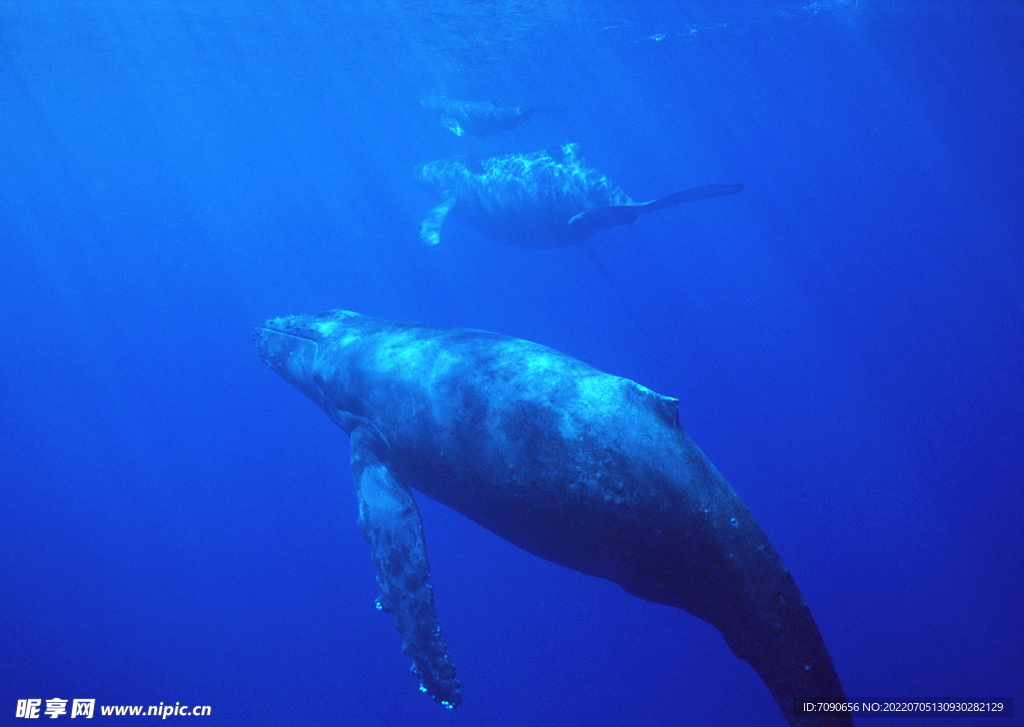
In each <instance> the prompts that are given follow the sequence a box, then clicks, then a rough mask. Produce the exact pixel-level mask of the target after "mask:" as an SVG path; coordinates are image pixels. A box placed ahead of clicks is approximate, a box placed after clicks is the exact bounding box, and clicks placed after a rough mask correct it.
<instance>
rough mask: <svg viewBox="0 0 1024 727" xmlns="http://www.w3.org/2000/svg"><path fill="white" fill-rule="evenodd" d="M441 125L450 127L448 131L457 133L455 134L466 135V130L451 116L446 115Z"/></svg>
mask: <svg viewBox="0 0 1024 727" xmlns="http://www.w3.org/2000/svg"><path fill="white" fill-rule="evenodd" d="M441 126H443V127H444V128H446V129H448V131H450V132H452V133H453V134H455V136H464V135H465V134H466V130H465V129H463V128H462V126H461V125H460V124H459V122H458V121H456V120H455V119H453V118H452V117H451V116H445V117H444V118H443V119H441Z"/></svg>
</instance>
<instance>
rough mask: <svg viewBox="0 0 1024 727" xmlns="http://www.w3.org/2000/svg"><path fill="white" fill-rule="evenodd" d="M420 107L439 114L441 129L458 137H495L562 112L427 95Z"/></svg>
mask: <svg viewBox="0 0 1024 727" xmlns="http://www.w3.org/2000/svg"><path fill="white" fill-rule="evenodd" d="M420 105H421V106H422V107H423V108H425V109H430V110H431V111H434V112H436V113H437V114H438V117H439V118H440V120H441V126H443V127H444V128H446V129H448V131H450V132H452V133H453V134H455V136H466V135H469V136H494V135H495V134H500V133H501V132H503V131H508V130H509V129H513V128H515V127H517V126H519V125H520V124H521V123H523V122H524V121H526V120H527V119H528V118H530V117H531V116H533V115H534V114H553V113H558V112H560V111H562V109H545V108H538V107H537V106H499V105H497V104H493V103H490V102H489V101H456V100H455V99H453V98H447V97H446V96H427V97H426V98H424V99H421V100H420Z"/></svg>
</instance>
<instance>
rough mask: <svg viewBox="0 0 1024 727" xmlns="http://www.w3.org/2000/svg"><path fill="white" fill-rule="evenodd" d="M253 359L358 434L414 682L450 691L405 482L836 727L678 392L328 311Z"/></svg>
mask: <svg viewBox="0 0 1024 727" xmlns="http://www.w3.org/2000/svg"><path fill="white" fill-rule="evenodd" d="M253 337H254V339H255V341H256V343H257V345H258V347H259V352H260V356H261V357H262V358H263V360H264V361H266V363H267V364H269V365H270V367H271V368H273V369H274V370H275V371H277V372H278V373H279V374H280V375H281V376H283V377H284V378H285V379H287V380H288V381H290V382H291V383H292V384H294V385H295V386H296V387H297V388H298V389H299V390H300V391H302V392H303V393H305V394H306V395H307V396H309V397H310V398H311V399H313V401H315V402H316V403H317V404H319V405H320V406H321V407H322V408H323V409H324V411H325V412H327V414H328V415H329V416H330V417H331V419H333V420H334V422H335V423H337V424H338V426H340V427H341V428H342V429H344V430H345V431H346V432H348V434H349V435H350V437H351V448H352V454H351V456H352V473H353V476H354V479H355V483H356V488H357V490H358V498H359V525H360V527H361V528H362V531H363V534H364V535H365V536H366V539H367V540H368V541H369V543H370V546H371V549H372V551H373V557H374V560H375V561H376V564H377V582H378V583H379V585H380V588H381V595H380V598H379V601H378V606H379V607H380V608H382V609H383V610H386V611H390V612H391V613H393V614H394V617H395V623H396V625H397V627H398V629H399V631H400V632H401V634H402V637H403V648H404V649H405V651H406V653H407V654H409V656H411V657H412V660H413V667H412V669H413V671H414V673H415V674H416V675H417V676H419V678H420V680H421V689H422V690H423V691H425V692H427V693H428V694H430V695H431V696H432V697H433V698H434V700H436V701H437V702H439V703H441V704H443V705H445V706H447V707H454V706H456V705H457V704H458V703H459V701H460V686H459V682H458V681H457V680H456V678H455V668H454V666H453V665H452V662H451V660H450V659H449V657H448V651H447V647H446V646H445V642H444V639H443V637H442V635H441V629H440V627H439V625H438V620H437V616H436V615H435V613H434V600H433V595H432V592H431V588H430V586H429V585H428V583H427V578H428V576H429V572H430V568H429V564H428V562H427V554H426V549H425V545H424V539H423V529H422V525H421V522H420V515H419V511H418V509H417V507H416V502H415V500H414V499H413V496H412V493H411V490H410V488H415V489H417V490H419V491H420V492H422V493H424V494H426V495H428V496H430V497H432V498H434V499H435V500H438V501H440V502H442V503H444V504H446V505H448V506H449V507H452V508H454V509H455V510H457V511H459V512H460V513H462V514H463V515H466V516H467V517H469V518H471V519H472V520H474V521H476V522H477V523H479V524H480V525H482V526H484V527H485V528H487V529H488V530H490V531H491V532H493V533H496V534H497V535H499V536H501V537H502V538H504V539H505V540H508V541H509V542H511V543H514V544H515V545H518V546H519V547H521V548H523V549H525V550H527V551H529V552H531V553H534V554H535V555H538V556H540V557H541V558H545V559H547V560H550V561H553V562H555V563H559V564H561V565H564V566H567V567H569V568H573V569H575V570H578V571H581V572H583V573H589V574H591V575H595V576H601V577H602V578H607V579H609V580H611V581H614V582H616V583H618V584H619V585H621V586H622V587H623V588H624V589H625V590H626V591H628V592H629V593H632V594H633V595H636V596H639V597H641V598H645V599H647V600H650V601H654V602H657V603H661V604H666V605H669V606H675V607H676V608H681V609H683V610H685V611H689V612H690V613H692V614H693V615H695V616H697V617H698V618H701V619H703V620H704V621H707V622H708V623H710V624H711V625H712V626H714V627H715V628H717V629H718V630H719V631H720V632H721V633H722V635H723V636H724V637H725V641H726V643H727V644H728V645H729V647H730V648H731V649H732V651H733V652H734V653H735V654H736V655H737V656H739V657H740V658H741V659H743V660H745V661H746V662H748V663H749V664H750V665H751V666H752V667H753V668H754V670H755V671H756V672H757V673H758V674H759V675H760V676H761V678H762V679H763V680H764V682H765V684H766V685H767V686H768V689H769V690H770V691H771V693H772V694H773V695H774V697H775V699H776V701H777V703H778V705H779V707H780V708H781V710H782V712H783V714H784V715H785V717H786V719H787V720H789V723H790V724H791V725H801V726H802V727H847V726H850V725H852V721H851V720H850V717H849V715H848V714H845V713H834V712H833V713H825V714H820V713H819V714H814V713H811V714H803V713H802V712H801V711H800V709H799V705H801V704H802V703H804V702H843V701H845V700H844V697H843V691H842V688H841V687H840V684H839V679H838V677H837V676H836V673H835V670H834V669H833V666H832V660H831V658H830V657H829V654H828V652H827V651H826V649H825V645H824V643H823V642H822V638H821V635H820V634H819V633H818V629H817V627H816V626H815V623H814V620H813V619H812V618H811V614H810V611H809V610H808V608H807V606H806V605H805V604H804V600H803V598H802V597H801V595H800V592H799V591H798V590H797V587H796V584H795V583H794V582H793V579H792V577H790V575H789V572H788V571H787V570H786V567H785V566H784V565H783V563H782V561H781V559H780V558H779V556H778V554H777V553H776V552H775V549H774V548H773V547H772V544H771V543H770V542H768V538H767V537H766V536H765V534H764V533H763V532H762V531H761V529H760V528H759V527H758V525H757V523H756V522H754V518H753V517H752V516H751V514H750V512H749V511H748V510H747V508H746V507H745V506H744V505H743V503H742V502H740V499H739V497H737V495H736V493H735V492H733V490H732V488H731V487H729V485H728V484H727V483H726V481H725V480H724V479H723V478H722V476H721V475H720V474H719V473H718V470H716V469H715V468H714V466H713V465H712V464H711V463H710V462H709V461H708V460H707V458H706V457H705V456H704V454H703V453H702V452H701V451H700V450H699V449H698V448H697V445H695V444H694V443H693V441H692V440H691V439H690V438H689V437H688V436H687V435H686V433H685V432H684V431H683V429H682V427H681V426H680V424H679V418H678V409H677V405H678V402H677V401H676V400H675V399H670V398H667V397H664V396H660V395H658V394H656V393H654V392H653V391H651V390H650V389H646V388H644V387H643V386H640V385H639V384H636V383H634V382H632V381H629V380H628V379H622V378H619V377H617V376H611V375H609V374H605V373H602V372H601V371H598V370H597V369H595V368H592V367H590V366H588V365H587V364H584V363H582V362H580V361H577V360H576V359H573V358H571V357H569V356H566V355H564V354H561V353H559V352H557V351H554V350H552V349H550V348H546V347H544V346H541V345H538V344H535V343H529V342H527V341H521V340H517V339H514V338H508V337H506V336H502V335H498V334H496V333H487V332H484V331H472V330H465V329H459V328H439V327H433V326H427V325H420V324H415V323H401V322H396V321H388V320H383V319H379V318H371V317H368V316H362V315H359V314H358V313H351V312H348V311H333V312H330V313H324V314H322V315H318V316H294V317H287V318H275V319H273V320H269V321H266V322H265V323H264V324H263V325H262V326H261V327H259V328H257V329H256V331H255V333H254V336H253Z"/></svg>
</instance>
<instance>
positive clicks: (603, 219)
mask: <svg viewBox="0 0 1024 727" xmlns="http://www.w3.org/2000/svg"><path fill="white" fill-rule="evenodd" d="M741 189H743V185H742V184H708V185H705V186H703V187H694V188H692V189H684V190H683V191H682V192H675V193H674V194H670V195H668V196H667V197H661V198H660V199H652V200H651V201H650V202H640V203H637V204H610V205H606V206H604V207H595V208H594V209H590V210H586V211H585V212H580V213H579V214H578V215H576V216H575V217H573V218H572V219H571V220H569V226H570V227H572V228H574V229H576V230H577V231H579V232H580V233H581V234H582V235H583V237H589V236H590V235H592V234H593V233H595V232H598V231H600V230H607V229H608V228H610V227H617V226H618V225H628V224H629V223H630V222H633V221H634V220H635V219H636V218H637V217H640V216H641V215H645V214H647V213H648V212H655V211H657V210H663V209H665V208H666V207H675V206H676V205H677V204H684V203H685V202H694V201H696V200H698V199H710V198H711V197H725V196H726V195H730V194H736V193H737V192H739V191H740V190H741Z"/></svg>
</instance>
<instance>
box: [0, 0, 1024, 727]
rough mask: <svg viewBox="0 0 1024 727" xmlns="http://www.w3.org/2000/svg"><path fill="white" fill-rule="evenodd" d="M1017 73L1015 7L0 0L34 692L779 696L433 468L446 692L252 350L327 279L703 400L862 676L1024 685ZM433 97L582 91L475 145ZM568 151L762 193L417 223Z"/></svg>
mask: <svg viewBox="0 0 1024 727" xmlns="http://www.w3.org/2000/svg"><path fill="white" fill-rule="evenodd" d="M1022 59H1024V5H1022V4H1021V3H1020V2H977V3H971V4H969V5H968V4H965V3H952V2H949V3H947V2H925V1H924V0H922V2H903V1H900V0H890V1H886V0H877V1H876V0H847V1H845V2H844V1H842V0H834V1H833V2H827V1H825V0H822V1H820V2H815V3H810V4H808V3H806V2H803V0H798V1H796V2H793V1H789V0H786V1H783V0H763V1H762V2H754V1H753V0H731V1H728V2H721V3H712V2H693V3H683V2H672V3H670V2H660V1H659V2H653V1H651V2H641V1H639V0H638V1H637V2H625V0H603V1H600V2H594V3H585V4H584V3H580V2H574V1H572V0H546V1H543V2H542V1H539V0H538V1H535V2H518V1H513V0H493V1H492V2H469V1H468V0H461V1H455V0H423V1H422V2H412V1H411V0H409V1H402V0H388V1H380V2H368V1H364V2H346V3H338V2H328V1H326V0H303V2H280V1H279V0H271V1H268V2H260V3H255V2H242V1H241V0H214V1H212V2H202V3H201V2H193V1H192V0H136V1H134V2H131V3H127V2H114V1H113V0H91V1H83V2H62V1H58V0H4V2H3V3H0V310H2V311H3V314H4V315H5V317H6V320H7V324H6V325H5V326H4V336H3V345H0V506H2V520H3V526H2V527H0V584H2V588H3V592H2V597H0V721H2V723H3V724H7V723H19V722H20V721H21V720H19V719H16V718H15V716H14V715H15V709H16V703H17V701H18V700H19V699H28V698H41V699H43V700H46V699H51V698H55V697H60V698H64V699H78V698H83V699H84V698H94V699H96V700H97V703H98V704H106V705H135V704H138V705H150V704H157V703H158V702H163V703H165V704H173V703H175V702H181V703H182V704H190V705H194V704H200V705H210V706H211V715H210V716H209V717H205V718H202V723H203V724H209V725H296V726H299V727H302V726H305V725H327V724H332V725H335V724H338V725H354V726H360V727H361V726H364V725H365V726H377V725H492V726H495V727H497V726H504V725H516V726H520V725H531V726H532V725H555V724H580V725H622V724H644V725H683V724H695V725H697V724H699V725H762V724H763V725H781V724H783V723H784V721H783V718H782V716H781V715H780V713H779V711H778V709H777V707H776V706H775V704H774V702H773V701H772V699H771V697H770V695H769V694H768V691H767V690H766V689H765V687H764V685H763V684H762V683H761V681H760V680H759V679H758V677H757V676H756V675H755V674H754V672H753V671H752V670H751V669H750V668H749V667H748V666H747V665H746V664H745V663H743V662H742V661H740V660H739V659H737V658H736V657H735V656H734V655H733V654H732V653H731V652H730V651H729V649H728V648H727V647H726V645H725V644H724V642H723V641H722V639H721V636H720V635H719V634H718V633H717V632H716V631H715V630H714V629H712V628H711V627H710V626H707V625H706V624H704V623H702V622H700V621H698V620H697V619H695V618H694V617H692V616H690V615H689V614H687V613H684V612H682V611H679V610H675V609H671V608H666V607H663V606H657V605H655V604H651V603H647V602H644V601H641V600H639V599H636V598H634V597H632V596H629V595H628V594H626V593H624V592H623V591H622V590H621V589H620V588H619V587H618V586H616V585H614V584H611V583H608V582H605V581H601V580H598V579H594V578H591V577H588V576H584V575H581V574H578V573H575V572H573V571H570V570H567V569H564V568H561V567H558V566H555V565H552V564H550V563H547V562H545V561H542V560H540V559H538V558H535V557H534V556H531V555H529V554H526V553H524V552H523V551H520V550H518V549H517V548H515V547H514V546H511V545H509V544H507V543H505V542H504V541H502V540H500V539H499V538H497V537H496V536H494V535H491V534H490V533H488V532H487V531H485V530H483V529H482V528H480V527H478V526H476V525H475V524H473V523H472V522H470V521H468V520H466V519H465V518H463V517H462V516H460V515H458V514H456V513H454V512H452V511H450V510H448V509H447V508H445V507H443V506H441V505H438V504H436V503H434V502H432V501H430V500H429V499H427V498H423V497H421V498H420V507H421V510H422V513H423V519H424V527H425V532H426V537H427V544H428V547H429V552H430V557H431V564H432V573H433V575H432V579H431V582H432V583H433V585H434V589H435V597H436V600H437V609H438V613H439V616H440V619H441V624H442V626H443V628H444V631H445V635H446V638H447V641H448V645H449V648H450V650H451V654H452V658H453V660H454V662H455V664H456V666H457V667H458V670H459V677H460V679H461V680H462V682H463V686H464V691H465V693H464V703H463V705H462V706H460V707H459V708H458V709H457V710H455V711H454V712H449V711H446V710H443V709H441V708H440V707H438V706H437V705H435V704H434V703H432V702H431V701H430V699H429V698H427V697H425V696H424V695H422V694H420V693H418V691H417V689H416V681H415V679H414V677H413V676H411V675H410V674H409V673H408V658H407V657H406V656H405V655H404V654H403V653H402V652H401V649H400V639H399V636H398V634H397V633H396V632H395V629H394V626H393V622H392V619H391V618H390V617H389V616H387V615H385V614H381V613H379V612H377V611H376V610H374V608H373V600H374V598H375V596H376V595H377V587H376V585H375V583H374V567H373V563H372V560H371V558H370V555H369V549H368V547H367V545H366V543H365V542H364V541H363V539H362V537H361V535H360V533H359V531H358V529H357V527H356V525H355V520H356V502H355V496H354V492H353V486H352V481H351V474H350V472H349V471H348V443H347V441H346V437H345V436H344V434H343V433H342V432H341V431H340V430H339V429H338V428H337V427H336V426H335V425H334V424H332V423H331V422H330V421H329V420H328V419H327V417H325V416H324V415H323V414H322V412H320V411H319V409H317V407H315V406H314V405H313V404H312V403H311V402H309V401H308V400H306V399H305V398H304V397H303V396H302V395H301V394H299V393H298V392H297V391H295V390H294V389H293V388H292V387H291V386H289V385H288V384H287V383H285V382H283V381H282V380H281V379H280V378H278V377H277V376H276V375H274V374H273V372H271V371H270V370H269V369H267V367H266V366H264V365H263V364H262V363H261V362H260V361H259V359H258V358H257V356H256V353H255V351H254V348H253V345H252V343H251V341H250V338H249V336H250V332H251V331H252V329H253V328H254V327H255V326H256V325H257V324H259V323H260V322H261V321H262V320H264V319H265V318H268V317H272V316H278V315H285V314H292V313H315V312H319V311H322V310H328V309H331V308H347V309H350V310H355V311H359V312H362V313H366V314H370V315H375V316H382V317H389V318H395V319H399V320H413V321H424V322H429V323H432V324H439V325H451V326H462V327H470V328H480V329H485V330H493V331H498V332H501V333H504V334H508V335H513V336H517V337H520V338H525V339H528V340H532V341H537V342H540V343H543V344H545V345H548V346H551V347H553V348H556V349H558V350H560V351H563V352H566V353H568V354H570V355H573V356H576V357H578V358H580V359H582V360H584V361H586V362H587V363H590V364H592V365H594V366H596V367H598V368H600V369H602V370H604V371H608V372H610V373H614V374H618V375H621V376H626V377H629V378H632V379H634V380H636V381H638V382H640V383H642V384H644V385H646V386H649V387H650V388H652V389H654V390H656V391H658V392H659V393H662V394H665V395H669V396H674V397H678V398H679V399H680V412H681V418H682V422H683V425H684V426H685V428H686V429H687V431H688V432H689V434H690V435H691V436H692V437H693V438H694V440H695V441H696V442H697V443H698V444H699V445H700V446H701V448H702V449H703V450H704V451H705V452H706V453H707V454H708V456H709V457H710V458H711V460H712V461H713V462H714V463H715V464H716V466H717V467H718V468H719V469H720V470H721V471H722V473H723V474H724V475H725V477H726V478H727V479H728V480H729V481H730V483H731V484H732V485H733V487H734V488H735V489H736V490H737V492H738V493H739V494H740V496H741V497H742V498H743V500H744V501H745V503H746V504H747V505H748V506H749V508H750V509H751V511H752V512H753V514H754V516H755V517H756V518H757V520H758V522H759V523H760V525H761V526H762V528H763V529H764V530H765V532H766V533H767V534H768V536H769V537H770V538H771V539H772V541H773V542H774V544H775V546H776V548H777V549H778V550H779V552H780V554H781V555H782V557H783V559H784V560H785V561H786V563H787V565H788V566H789V568H790V570H791V572H792V574H793V576H794V578H795V579H796V581H797V583H798V584H799V586H800V588H801V591H802V592H803V595H804V596H805V598H806V600H807V603H808V604H809V606H810V608H811V611H812V613H813V614H814V615H815V618H816V620H817V622H818V625H819V627H820V629H821V631H822V634H823V636H824V638H825V641H826V643H827V645H828V647H829V650H830V652H831V654H832V658H833V660H834V662H835V665H836V669H837V671H838V672H839V675H840V677H841V679H842V681H843V685H844V688H845V691H846V694H847V696H848V697H849V698H850V699H851V700H855V701H902V700H911V699H914V700H917V699H926V700H946V701H949V700H971V701H982V700H991V699H996V698H1007V697H1015V698H1016V699H1017V702H1018V712H1019V711H1020V709H1024V704H1022V703H1021V702H1022V697H1024V689H1022V685H1024V608H1022V606H1021V604H1022V603H1024V567H1022V564H1024V539H1022V538H1021V531H1022V526H1024V506H1022V500H1024V495H1022V483H1024V445H1022V434H1021V432H1022V428H1024V386H1022V379H1024V293H1022V291H1024V246H1022V240H1024V202H1022V199H1024V196H1022V193H1024V173H1022V171H1021V170H1022V168H1024V126H1022V124H1021V119H1022V118H1024V62H1022ZM426 95H448V96H450V97H453V98H461V99H467V100H494V101H497V102H501V103H506V104H512V105H535V106H543V107H558V108H562V109H564V111H563V112H561V113H558V114H550V115H544V116H537V117H536V118H533V119H530V120H529V121H528V122H527V123H525V124H523V125H522V126H519V127H517V128H515V129H512V130H510V131H508V132H506V133H504V134H502V135H499V136H492V137H479V138H470V137H463V138H458V137H456V136H454V135H452V134H450V133H449V132H448V131H446V130H445V129H444V128H442V127H441V126H440V125H439V124H438V123H437V119H436V118H434V117H433V116H431V114H429V113H428V112H427V111H425V110H424V109H423V108H421V106H420V99H421V98H422V97H423V96H426ZM566 142H575V143H578V144H579V149H580V153H581V154H582V155H583V157H584V158H585V159H586V160H587V162H588V164H590V165H591V166H593V167H595V168H597V169H600V170H601V171H603V172H605V173H606V174H608V176H609V177H610V178H611V179H613V180H614V181H615V182H617V183H618V184H619V185H621V186H622V188H623V189H625V190H626V191H627V192H628V193H629V194H630V195H632V196H633V197H634V198H635V199H638V200H646V199H653V198H655V197H659V196H663V195H665V194H668V193H670V192H674V191H677V190H680V189H684V188H688V187H694V186H699V185H704V184H713V183H716V184H717V183H721V184H726V183H737V182H742V183H743V184H744V185H745V189H744V191H743V192H742V193H741V194H739V195H735V196H732V197H727V198H723V199H715V200H708V201H703V202H698V203H694V204H691V205H686V206H683V207H678V208H674V209H671V210H666V211H663V212H659V213H658V214H655V215H650V216H647V217H644V218H643V219H641V220H638V221H637V222H636V223H634V224H632V225H629V226H625V227H618V228H614V229H612V230H609V231H607V232H604V233H600V234H599V235H596V236H595V237H594V238H592V239H591V240H590V241H588V243H586V252H584V251H583V250H580V249H576V248H566V249H557V250H520V249H514V248H510V247H504V246H501V245H498V244H495V243H493V242H491V241H489V240H487V239H486V238H484V237H482V236H481V235H480V234H479V233H478V232H476V231H474V230H473V229H472V228H470V227H466V226H461V227H460V226H459V225H458V224H452V225H451V226H450V227H446V229H445V238H444V240H443V242H442V244H440V245H438V246H437V247H433V248H428V247H426V246H424V245H422V244H421V243H420V241H419V239H418V233H419V224H420V221H421V219H422V218H423V217H424V215H425V214H426V213H427V211H428V210H429V209H430V208H431V207H432V206H434V205H435V204H437V202H438V199H437V197H436V196H435V195H434V194H433V193H432V192H431V191H430V190H427V189H425V188H422V187H420V186H419V185H418V184H417V183H416V181H415V177H414V174H413V170H414V168H415V166H416V165H418V164H421V163H423V162H427V161H430V160H433V159H438V158H442V157H445V156H449V155H455V154H470V155H484V156H493V155H497V154H506V153H513V152H526V151H535V150H539V149H557V148H558V147H559V146H561V145H562V144H564V143H566ZM44 718H45V716H44ZM68 718H69V717H68V716H67V715H65V716H63V717H60V719H68ZM96 719H98V720H101V721H110V722H117V723H125V724H132V723H135V722H140V723H146V722H147V720H145V719H142V718H137V719H133V718H130V717H103V716H100V715H98V714H97V716H96ZM168 719H170V720H172V721H173V720H181V719H185V718H182V717H169V718H168ZM197 719H198V718H197ZM149 721H152V720H151V719H150V720H149ZM856 723H857V724H858V725H860V724H864V725H878V726H879V727H887V726H888V725H917V724H928V725H933V724H935V725H937V724H948V725H957V726H958V727H959V726H961V725H975V724H984V725H1002V724H1020V723H1021V718H1020V716H1017V717H1014V718H995V717H985V718H980V717H974V718H971V717H927V718H917V719H915V718H912V717H892V716H861V717H858V718H857V720H856Z"/></svg>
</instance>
